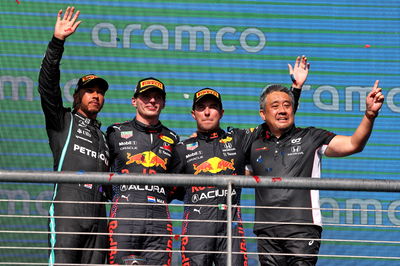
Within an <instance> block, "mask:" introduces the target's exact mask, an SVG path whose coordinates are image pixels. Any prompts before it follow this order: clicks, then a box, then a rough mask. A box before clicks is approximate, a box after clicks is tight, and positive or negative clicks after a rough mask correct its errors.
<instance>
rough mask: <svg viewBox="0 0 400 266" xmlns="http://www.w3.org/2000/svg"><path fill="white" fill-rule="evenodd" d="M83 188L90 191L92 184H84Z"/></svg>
mask: <svg viewBox="0 0 400 266" xmlns="http://www.w3.org/2000/svg"><path fill="white" fill-rule="evenodd" d="M83 186H84V187H85V188H88V189H92V188H93V184H84V185H83Z"/></svg>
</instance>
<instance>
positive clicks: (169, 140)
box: [158, 134, 174, 144]
mask: <svg viewBox="0 0 400 266" xmlns="http://www.w3.org/2000/svg"><path fill="white" fill-rule="evenodd" d="M158 137H159V138H160V139H162V140H163V141H165V142H167V143H169V144H174V141H173V140H172V139H171V138H170V137H167V136H165V135H163V134H160V135H158Z"/></svg>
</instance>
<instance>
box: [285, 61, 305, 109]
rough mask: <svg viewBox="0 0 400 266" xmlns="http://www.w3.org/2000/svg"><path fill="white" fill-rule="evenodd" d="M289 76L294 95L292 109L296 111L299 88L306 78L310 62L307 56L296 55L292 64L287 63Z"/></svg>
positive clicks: (299, 93)
mask: <svg viewBox="0 0 400 266" xmlns="http://www.w3.org/2000/svg"><path fill="white" fill-rule="evenodd" d="M288 68H289V74H290V78H291V80H292V82H293V83H292V86H291V89H292V93H293V96H294V106H293V110H294V112H295V113H296V111H297V107H298V106H299V100H300V95H301V89H302V87H303V85H304V83H305V82H306V80H307V76H308V70H309V69H310V64H309V63H308V62H307V57H305V56H304V55H303V56H301V57H300V56H298V57H297V58H296V61H295V63H294V65H293V66H292V65H291V64H288Z"/></svg>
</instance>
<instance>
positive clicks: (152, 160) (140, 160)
mask: <svg viewBox="0 0 400 266" xmlns="http://www.w3.org/2000/svg"><path fill="white" fill-rule="evenodd" d="M127 159H128V161H127V162H126V163H125V164H126V165H128V164H132V163H136V164H141V165H143V166H145V167H153V166H154V167H159V166H161V168H163V169H164V170H167V161H168V158H165V159H162V158H161V157H159V156H158V155H156V154H155V153H154V152H152V151H145V152H142V153H138V154H134V155H131V154H130V153H127Z"/></svg>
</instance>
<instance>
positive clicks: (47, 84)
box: [38, 37, 65, 130]
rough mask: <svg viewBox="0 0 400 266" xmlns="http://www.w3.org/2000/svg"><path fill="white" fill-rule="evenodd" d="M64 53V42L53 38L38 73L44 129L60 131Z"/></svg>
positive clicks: (62, 116) (61, 122)
mask: <svg viewBox="0 0 400 266" xmlns="http://www.w3.org/2000/svg"><path fill="white" fill-rule="evenodd" d="M63 52H64V41H62V40H59V39H57V38H55V37H53V38H52V39H51V41H50V43H49V45H48V46H47V50H46V53H45V56H44V58H43V61H42V65H41V68H40V72H39V87H38V91H39V94H40V100H41V104H42V109H43V113H44V115H45V119H46V127H47V128H51V129H54V130H61V129H62V126H63V125H64V113H65V109H64V107H63V102H62V96H61V88H60V61H61V57H62V54H63Z"/></svg>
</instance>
